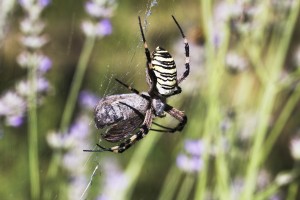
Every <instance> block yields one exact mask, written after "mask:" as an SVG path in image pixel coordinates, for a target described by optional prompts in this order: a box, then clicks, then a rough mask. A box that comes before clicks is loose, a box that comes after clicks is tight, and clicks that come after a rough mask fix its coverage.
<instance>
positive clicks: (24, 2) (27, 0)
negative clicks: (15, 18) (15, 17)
mask: <svg viewBox="0 0 300 200" xmlns="http://www.w3.org/2000/svg"><path fill="white" fill-rule="evenodd" d="M50 2H51V1H50V0H38V1H37V2H36V3H35V1H32V0H19V4H20V5H21V6H22V7H23V8H26V9H29V8H30V7H33V6H34V5H37V6H39V7H40V8H44V7H46V6H48V5H49V3H50Z"/></svg>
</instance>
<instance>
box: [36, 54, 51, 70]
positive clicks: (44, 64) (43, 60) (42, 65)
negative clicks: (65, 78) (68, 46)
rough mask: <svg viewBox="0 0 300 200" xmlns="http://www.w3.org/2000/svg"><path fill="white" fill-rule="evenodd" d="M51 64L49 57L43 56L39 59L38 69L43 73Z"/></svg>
mask: <svg viewBox="0 0 300 200" xmlns="http://www.w3.org/2000/svg"><path fill="white" fill-rule="evenodd" d="M51 66H52V61H51V60H50V58H49V57H47V56H43V57H42V58H41V60H40V65H39V70H40V71H41V72H43V73H45V72H47V71H48V70H49V69H50V68H51Z"/></svg>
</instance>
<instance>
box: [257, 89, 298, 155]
mask: <svg viewBox="0 0 300 200" xmlns="http://www.w3.org/2000/svg"><path fill="white" fill-rule="evenodd" d="M299 99H300V85H299V86H298V87H297V88H296V90H295V91H294V93H293V94H292V96H291V97H289V99H288V101H287V103H286V104H285V106H284V108H283V109H282V112H281V113H280V115H279V117H278V119H277V120H276V122H275V123H274V127H273V129H272V131H271V133H270V134H269V136H268V138H267V140H266V142H265V145H264V146H265V149H264V152H263V154H264V155H263V157H262V160H265V159H266V158H267V157H268V155H269V153H270V152H271V150H272V147H273V146H274V144H275V142H276V140H277V138H278V136H279V135H280V133H281V131H282V130H283V128H284V126H285V125H286V123H287V121H288V119H289V117H290V116H291V114H292V111H293V109H294V108H295V106H296V105H297V104H298V102H299Z"/></svg>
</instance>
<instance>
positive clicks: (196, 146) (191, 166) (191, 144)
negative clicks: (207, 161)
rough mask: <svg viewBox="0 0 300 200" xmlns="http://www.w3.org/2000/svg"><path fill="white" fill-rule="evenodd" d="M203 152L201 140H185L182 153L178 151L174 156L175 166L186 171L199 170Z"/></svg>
mask: <svg viewBox="0 0 300 200" xmlns="http://www.w3.org/2000/svg"><path fill="white" fill-rule="evenodd" d="M203 152H204V144H203V141H202V140H191V139H187V140H185V142H184V153H180V154H179V155H178V156H177V158H176V164H177V167H178V168H180V169H181V170H183V171H185V172H188V173H193V172H198V171H200V170H201V168H202V165H203V161H202V157H201V156H202V155H203Z"/></svg>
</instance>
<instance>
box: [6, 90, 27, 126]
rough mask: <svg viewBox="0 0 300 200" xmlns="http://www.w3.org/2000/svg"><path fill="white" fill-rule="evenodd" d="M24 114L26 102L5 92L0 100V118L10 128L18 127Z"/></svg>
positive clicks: (15, 95)
mask: <svg viewBox="0 0 300 200" xmlns="http://www.w3.org/2000/svg"><path fill="white" fill-rule="evenodd" d="M25 112H26V102H25V100H24V99H23V98H22V97H20V96H19V95H18V94H16V93H14V92H7V93H5V94H4V95H3V96H2V97H1V98H0V116H3V117H4V118H5V122H6V123H7V125H10V126H20V125H21V124H22V122H23V118H24V114H25Z"/></svg>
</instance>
